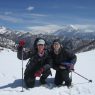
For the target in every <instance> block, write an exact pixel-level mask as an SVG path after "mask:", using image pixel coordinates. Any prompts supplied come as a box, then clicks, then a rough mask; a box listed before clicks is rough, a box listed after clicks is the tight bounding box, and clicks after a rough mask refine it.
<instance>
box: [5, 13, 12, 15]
mask: <svg viewBox="0 0 95 95" xmlns="http://www.w3.org/2000/svg"><path fill="white" fill-rule="evenodd" d="M4 14H5V15H10V14H12V12H4Z"/></svg>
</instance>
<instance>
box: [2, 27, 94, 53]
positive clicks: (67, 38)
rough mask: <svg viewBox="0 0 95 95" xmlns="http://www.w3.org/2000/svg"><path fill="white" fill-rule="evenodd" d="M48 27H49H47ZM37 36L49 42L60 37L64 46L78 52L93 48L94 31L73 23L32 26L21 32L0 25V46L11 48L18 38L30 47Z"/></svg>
mask: <svg viewBox="0 0 95 95" xmlns="http://www.w3.org/2000/svg"><path fill="white" fill-rule="evenodd" d="M49 27H50V28H49ZM37 37H42V38H45V39H46V40H47V42H48V44H50V43H51V42H52V40H53V39H55V38H60V39H61V41H62V43H63V44H65V46H67V47H69V48H71V49H72V50H77V49H78V50H77V51H76V52H80V51H81V49H82V50H83V49H84V50H83V51H86V50H90V49H93V48H95V41H94V40H95V31H94V30H91V29H81V28H77V27H76V26H74V25H64V26H62V27H56V28H55V26H48V28H42V27H39V28H34V29H33V30H31V32H27V31H26V32H21V31H16V30H12V29H9V28H6V27H4V26H1V27H0V46H2V47H8V48H12V47H14V46H15V45H16V44H18V41H19V40H20V39H25V40H26V42H27V45H26V47H31V46H32V45H33V42H34V40H35V39H36V38H37Z"/></svg>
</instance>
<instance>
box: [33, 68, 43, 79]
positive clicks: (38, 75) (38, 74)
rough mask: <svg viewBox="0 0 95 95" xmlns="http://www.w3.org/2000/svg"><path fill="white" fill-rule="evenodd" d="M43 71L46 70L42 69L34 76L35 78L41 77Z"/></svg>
mask: <svg viewBox="0 0 95 95" xmlns="http://www.w3.org/2000/svg"><path fill="white" fill-rule="evenodd" d="M43 71H44V68H41V69H40V70H39V71H37V72H36V73H35V74H34V76H35V77H40V76H41V74H42V73H43Z"/></svg>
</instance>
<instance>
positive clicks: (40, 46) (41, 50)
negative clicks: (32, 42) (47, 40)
mask: <svg viewBox="0 0 95 95" xmlns="http://www.w3.org/2000/svg"><path fill="white" fill-rule="evenodd" d="M37 48H38V52H39V53H41V52H43V51H44V49H45V45H44V44H38V45H37Z"/></svg>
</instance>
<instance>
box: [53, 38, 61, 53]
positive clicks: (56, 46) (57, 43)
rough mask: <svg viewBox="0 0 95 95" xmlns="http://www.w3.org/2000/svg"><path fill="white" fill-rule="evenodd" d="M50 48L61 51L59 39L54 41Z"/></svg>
mask: <svg viewBox="0 0 95 95" xmlns="http://www.w3.org/2000/svg"><path fill="white" fill-rule="evenodd" d="M52 48H53V50H54V51H57V52H58V51H59V50H60V49H61V42H60V39H55V40H54V41H53V44H52Z"/></svg>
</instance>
